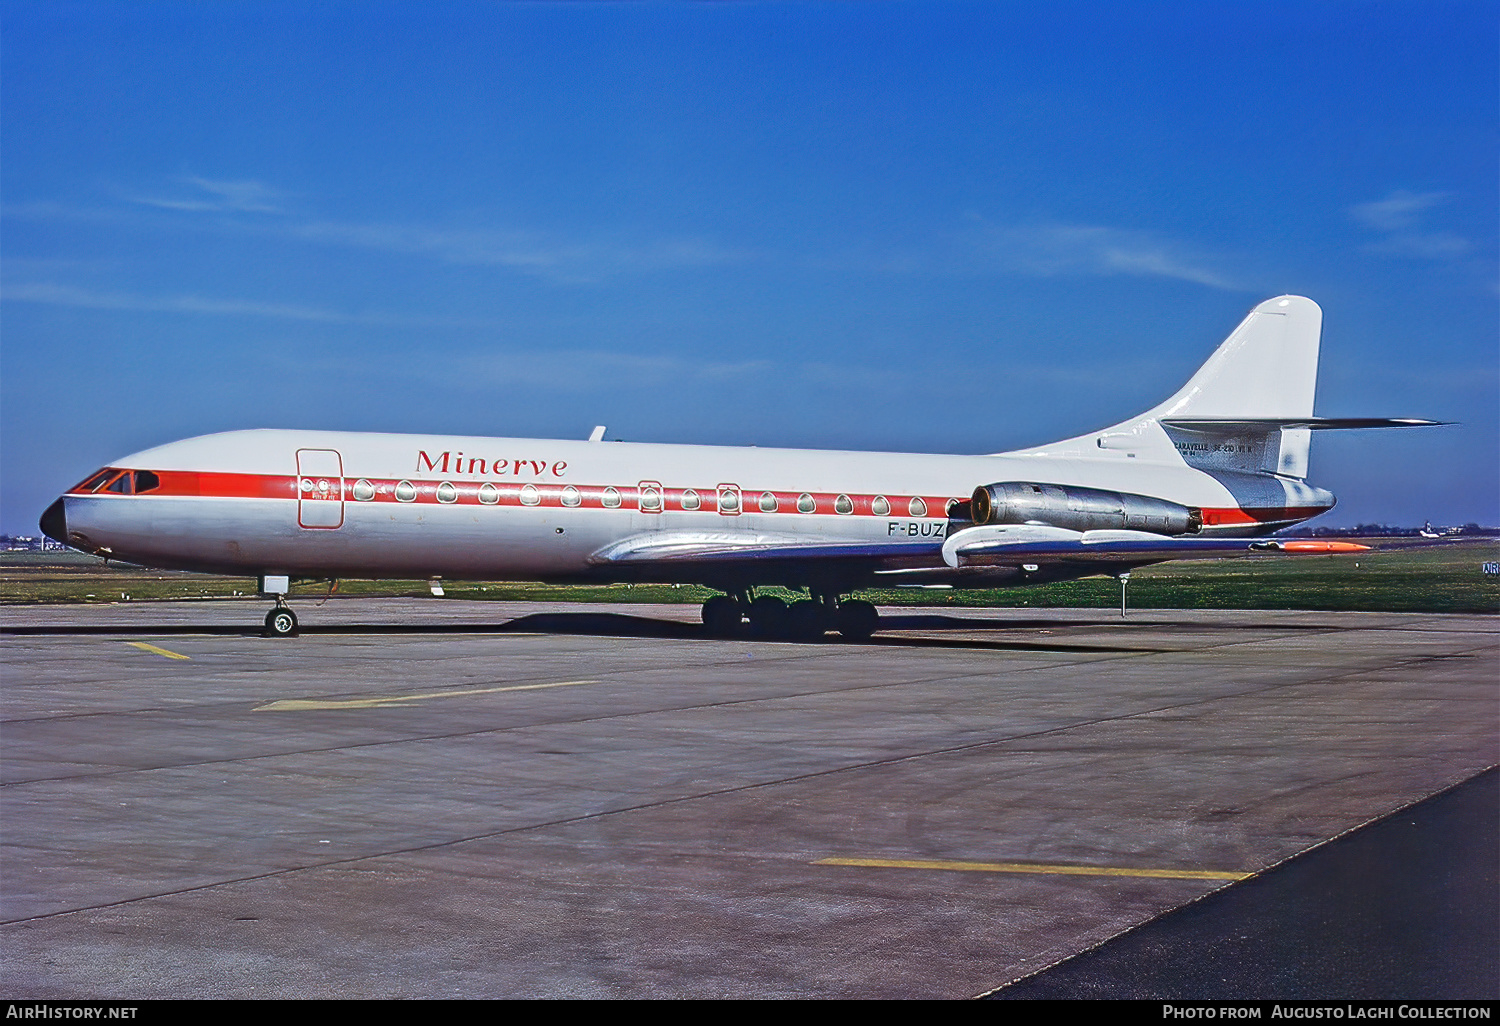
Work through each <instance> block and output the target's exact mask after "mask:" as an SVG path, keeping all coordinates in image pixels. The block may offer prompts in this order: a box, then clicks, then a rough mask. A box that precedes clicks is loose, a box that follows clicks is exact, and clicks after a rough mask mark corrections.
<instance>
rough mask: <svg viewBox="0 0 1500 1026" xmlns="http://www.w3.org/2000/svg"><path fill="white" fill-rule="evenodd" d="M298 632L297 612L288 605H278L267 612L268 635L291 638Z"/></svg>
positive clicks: (269, 636)
mask: <svg viewBox="0 0 1500 1026" xmlns="http://www.w3.org/2000/svg"><path fill="white" fill-rule="evenodd" d="M296 633H297V614H296V613H294V612H292V611H291V609H290V608H289V607H287V606H282V605H278V606H277V607H276V608H275V609H273V610H271V611H270V612H269V613H267V614H266V637H268V638H290V637H291V636H292V635H294V634H296Z"/></svg>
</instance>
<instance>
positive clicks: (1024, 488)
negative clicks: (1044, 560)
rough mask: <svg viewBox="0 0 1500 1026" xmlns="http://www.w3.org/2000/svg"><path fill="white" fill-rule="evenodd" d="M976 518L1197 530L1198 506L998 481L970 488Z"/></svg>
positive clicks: (1072, 526) (1087, 527)
mask: <svg viewBox="0 0 1500 1026" xmlns="http://www.w3.org/2000/svg"><path fill="white" fill-rule="evenodd" d="M969 508H970V510H971V512H972V513H973V516H974V523H976V524H1047V525H1049V526H1051V527H1062V528H1066V529H1068V530H1070V531H1114V530H1127V529H1128V530H1132V531H1150V532H1152V533H1153V534H1167V535H1178V534H1197V533H1198V529H1199V528H1201V527H1202V526H1203V511H1202V510H1200V509H1197V508H1195V507H1192V506H1183V505H1180V504H1178V503H1175V502H1168V501H1166V500H1165V499H1153V498H1152V497H1151V496H1149V495H1133V494H1131V493H1130V492H1109V491H1105V490H1103V489H1101V488H1080V487H1077V486H1075V485H1053V484H1033V483H1032V482H1030V481H1001V482H999V483H998V484H989V485H980V486H979V487H978V488H976V489H974V497H973V498H972V499H970V500H969Z"/></svg>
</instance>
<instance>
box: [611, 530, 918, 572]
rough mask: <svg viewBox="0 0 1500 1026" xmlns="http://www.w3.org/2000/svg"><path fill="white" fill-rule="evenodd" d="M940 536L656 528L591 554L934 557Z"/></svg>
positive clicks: (713, 558)
mask: <svg viewBox="0 0 1500 1026" xmlns="http://www.w3.org/2000/svg"><path fill="white" fill-rule="evenodd" d="M939 551H940V550H939V548H938V544H937V540H936V539H933V540H929V541H923V542H907V541H901V542H884V541H851V540H848V539H833V540H829V541H810V540H809V539H808V538H807V537H806V536H803V535H794V534H769V533H750V532H732V533H731V532H701V531H654V532H651V533H648V534H640V535H635V536H633V537H630V538H625V539H622V540H621V541H618V542H615V543H613V544H611V545H607V546H605V547H604V548H602V549H600V550H599V551H597V552H595V553H594V554H593V555H592V556H590V557H589V562H590V563H593V564H594V565H596V566H604V565H620V564H631V565H642V564H652V563H735V562H746V561H755V560H814V561H839V560H854V561H882V560H889V559H901V558H910V557H914V556H915V557H922V556H930V557H932V561H933V564H934V565H936V564H937V558H938V553H939Z"/></svg>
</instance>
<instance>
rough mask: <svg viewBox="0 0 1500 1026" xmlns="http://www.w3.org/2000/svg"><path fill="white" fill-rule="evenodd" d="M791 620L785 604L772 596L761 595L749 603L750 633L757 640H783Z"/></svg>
mask: <svg viewBox="0 0 1500 1026" xmlns="http://www.w3.org/2000/svg"><path fill="white" fill-rule="evenodd" d="M790 625H791V618H790V617H789V616H788V615H787V609H786V603H785V602H783V601H781V599H779V598H776V597H774V596H772V595H763V596H761V597H760V598H758V599H756V600H755V601H754V602H752V603H750V632H751V633H752V634H754V635H755V636H756V637H758V638H784V637H786V636H787V631H788V628H789V627H790Z"/></svg>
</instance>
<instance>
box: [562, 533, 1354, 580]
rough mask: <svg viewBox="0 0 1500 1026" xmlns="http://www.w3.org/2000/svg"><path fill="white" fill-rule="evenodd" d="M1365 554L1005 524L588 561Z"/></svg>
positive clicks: (633, 548) (661, 545) (1330, 547)
mask: <svg viewBox="0 0 1500 1026" xmlns="http://www.w3.org/2000/svg"><path fill="white" fill-rule="evenodd" d="M1367 548H1368V546H1365V545H1358V544H1355V543H1353V542H1339V541H1312V540H1302V539H1287V540H1285V541H1282V540H1268V539H1261V538H1203V537H1198V536H1196V535H1194V536H1179V537H1168V536H1166V535H1161V534H1151V533H1149V532H1147V531H1069V530H1066V529H1064V528H1060V527H1047V526H1044V525H1041V524H1005V525H999V526H994V527H970V528H966V529H964V530H961V531H959V532H957V533H956V534H954V535H953V536H952V537H950V538H948V539H947V541H946V542H944V543H943V544H942V546H941V548H940V547H939V545H938V542H937V540H936V539H929V540H926V541H906V540H899V541H898V540H892V541H889V542H887V541H883V540H879V539H875V540H870V541H851V540H848V539H842V540H840V539H834V540H829V541H815V540H809V539H808V538H807V537H806V536H804V535H794V534H776V533H751V534H742V533H738V532H702V531H652V532H649V533H646V534H638V535H634V536H632V537H629V538H625V539H622V540H621V541H618V542H615V543H613V544H611V545H607V546H605V547H604V548H602V549H600V550H599V551H598V552H595V553H594V554H593V555H592V556H591V557H590V558H589V561H590V562H591V563H593V564H594V565H596V566H621V565H635V566H650V565H661V564H677V565H682V564H699V565H702V564H726V563H746V562H773V561H775V562H782V561H785V562H797V563H822V564H830V563H838V562H846V563H863V564H879V565H884V566H905V567H912V568H917V567H923V566H925V567H929V568H932V569H940V568H941V567H942V566H943V565H944V564H946V565H947V566H949V567H952V568H955V569H957V568H961V567H968V566H974V567H982V566H1018V565H1020V564H1022V563H1056V562H1068V563H1101V564H1118V563H1131V564H1140V563H1151V562H1160V561H1163V560H1169V559H1210V558H1224V557H1234V556H1254V555H1265V554H1273V553H1286V554H1316V553H1324V554H1326V553H1331V552H1362V551H1364V550H1365V549H1367ZM1103 569H1104V568H1103V567H1101V572H1102V571H1103Z"/></svg>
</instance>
